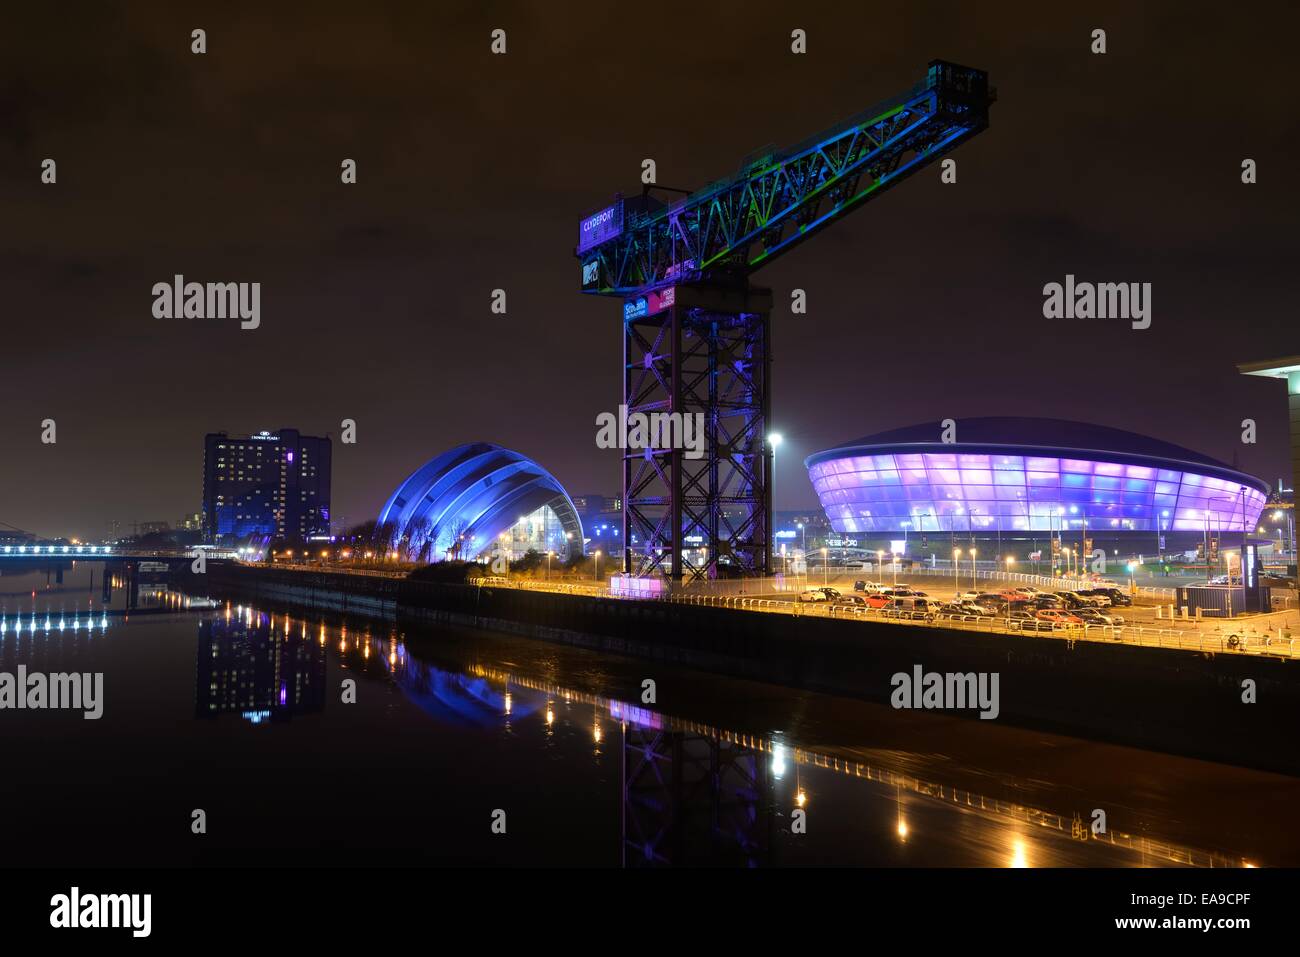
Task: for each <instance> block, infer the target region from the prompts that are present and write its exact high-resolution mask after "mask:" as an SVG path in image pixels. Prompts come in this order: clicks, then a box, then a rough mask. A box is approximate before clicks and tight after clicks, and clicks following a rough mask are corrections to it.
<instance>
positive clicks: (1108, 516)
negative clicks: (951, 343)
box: [808, 449, 1267, 532]
mask: <svg viewBox="0 0 1300 957" xmlns="http://www.w3.org/2000/svg"><path fill="white" fill-rule="evenodd" d="M1063 451H1064V450H1063ZM837 452H842V453H843V454H837ZM1029 453H1030V450H1026V454H1008V453H1006V452H982V451H978V450H972V451H943V452H939V451H907V452H904V451H896V452H891V451H886V450H882V451H880V452H873V451H869V450H866V449H844V450H833V451H831V452H823V453H820V454H818V455H815V456H812V457H811V458H810V459H809V464H808V472H809V477H810V479H811V480H812V484H813V488H814V489H815V490H816V492H817V496H818V498H819V499H820V500H821V504H822V508H823V509H824V510H825V513H826V517H827V518H828V519H829V520H830V522H831V524H832V526H833V527H834V528H835V529H836V530H837V531H839V532H902V531H904V530H911V531H918V532H925V531H936V532H937V531H943V532H948V531H969V532H979V531H989V532H993V531H1008V532H1013V531H1017V530H1021V531H1044V532H1047V531H1052V530H1058V531H1059V530H1061V529H1062V528H1063V527H1064V528H1066V529H1069V528H1089V529H1096V530H1099V531H1100V530H1103V529H1107V528H1111V529H1115V530H1117V531H1121V530H1129V531H1158V530H1165V531H1170V530H1173V531H1179V530H1182V531H1201V530H1204V529H1206V528H1208V529H1209V530H1210V531H1212V532H1213V531H1225V532H1226V531H1232V532H1241V531H1243V530H1246V531H1250V530H1253V529H1254V527H1255V524H1256V523H1257V522H1258V520H1259V515H1260V512H1261V511H1262V510H1263V508H1264V504H1265V502H1266V498H1267V489H1266V488H1261V487H1260V486H1261V485H1262V483H1260V482H1258V480H1256V479H1253V478H1250V477H1249V476H1245V475H1241V474H1239V473H1232V472H1230V471H1228V470H1218V469H1209V468H1206V469H1204V470H1202V471H1198V470H1197V469H1196V467H1195V466H1194V465H1193V464H1192V463H1182V462H1172V461H1170V462H1162V461H1159V460H1152V461H1151V462H1150V463H1148V464H1143V463H1139V462H1135V461H1107V460H1105V459H1102V458H1098V457H1094V455H1093V453H1084V452H1075V453H1073V455H1074V456H1075V457H1071V456H1070V455H1069V454H1054V455H1048V454H1029ZM1085 456H1086V457H1085ZM1116 458H1123V459H1132V458H1133V457H1132V456H1117V457H1116ZM1208 471H1223V472H1224V473H1225V474H1223V475H1210V474H1205V472H1208Z"/></svg>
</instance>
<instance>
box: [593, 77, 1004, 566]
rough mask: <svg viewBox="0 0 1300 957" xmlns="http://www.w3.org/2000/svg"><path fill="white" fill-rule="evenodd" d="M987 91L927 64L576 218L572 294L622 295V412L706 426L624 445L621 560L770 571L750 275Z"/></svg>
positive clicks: (764, 410) (872, 188)
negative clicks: (794, 139)
mask: <svg viewBox="0 0 1300 957" xmlns="http://www.w3.org/2000/svg"><path fill="white" fill-rule="evenodd" d="M994 99H995V94H994V91H993V90H991V89H990V87H989V85H988V74H987V73H985V72H984V71H982V70H975V69H971V68H969V67H964V66H958V65H956V64H954V63H948V62H945V61H943V60H934V61H932V62H931V63H930V65H929V70H928V72H927V74H926V79H925V82H924V83H921V84H920V85H918V86H916V87H914V88H913V89H911V90H909V91H907V92H906V93H903V94H901V95H899V96H895V97H893V98H891V99H889V100H886V101H885V102H884V103H881V104H879V105H877V106H875V107H872V108H871V109H869V110H866V111H864V112H863V113H861V114H859V115H858V116H855V117H853V118H852V119H849V120H847V121H845V122H843V123H840V124H838V125H837V126H835V127H834V128H833V129H831V130H828V131H826V132H823V133H820V134H818V135H817V136H814V137H812V138H810V139H808V140H805V141H804V142H802V143H800V144H798V145H796V146H793V147H790V148H789V149H786V150H781V151H771V152H765V153H763V154H762V155H759V156H756V157H750V158H749V159H748V160H747V161H746V162H745V163H744V164H743V165H742V167H741V170H740V172H739V173H737V174H736V175H735V176H732V177H729V178H727V179H724V180H720V181H718V182H716V183H713V184H711V185H709V186H706V187H705V188H704V189H701V190H698V191H696V192H695V193H692V194H691V195H689V196H687V197H686V198H684V199H682V200H680V201H678V202H676V203H672V204H665V203H662V202H659V201H658V200H657V199H655V198H654V197H652V196H650V195H649V191H648V190H647V191H646V192H645V193H643V194H642V195H641V196H640V197H636V198H632V199H624V198H623V197H621V196H620V197H618V198H617V199H616V201H615V202H614V204H613V205H612V206H608V207H606V208H605V209H602V210H599V211H598V212H596V213H594V214H592V215H591V216H588V217H586V218H585V219H583V220H582V221H581V223H580V224H579V228H578V247H577V249H576V254H577V256H578V258H579V260H580V261H581V264H582V291H583V292H585V293H591V294H595V295H604V296H617V297H619V298H620V299H622V300H623V323H624V332H625V334H624V357H623V358H624V375H623V384H624V393H623V394H624V406H625V407H626V412H627V416H628V418H629V420H632V419H633V416H634V415H637V414H641V415H644V416H652V415H654V414H655V413H670V414H673V413H680V414H681V415H682V416H686V415H696V414H699V415H702V416H703V423H704V434H705V447H704V451H703V455H702V456H700V457H699V458H692V457H690V455H688V454H687V453H688V452H689V451H690V450H687V449H683V448H649V449H642V448H626V449H624V450H623V535H624V539H623V547H624V560H623V561H624V570H625V571H627V572H631V573H634V574H637V575H649V574H658V573H661V572H663V573H667V574H668V575H670V577H671V578H672V579H673V580H674V581H681V580H682V579H683V578H687V579H694V578H701V577H708V578H713V577H717V576H718V575H720V574H721V575H727V574H767V573H770V572H771V571H772V570H773V569H772V554H771V545H772V525H771V513H772V500H771V481H770V477H771V468H772V460H771V450H770V449H769V448H768V446H767V442H766V437H767V424H768V419H769V414H770V411H771V409H770V396H769V385H770V378H771V376H770V372H771V368H770V367H771V353H770V350H769V341H770V336H769V313H770V311H771V294H770V292H769V291H767V290H764V289H756V288H754V287H752V286H751V285H750V282H749V275H750V274H751V273H753V272H754V271H755V270H757V269H760V268H762V267H763V266H764V265H766V264H767V263H768V262H770V261H771V260H772V259H774V258H776V257H777V256H779V255H780V254H781V253H784V252H786V251H787V250H789V249H791V248H793V247H794V246H795V245H797V244H798V243H800V242H803V241H804V240H806V239H808V238H809V237H810V236H812V235H814V234H815V233H818V232H819V231H820V230H822V229H823V228H824V227H825V226H827V225H828V224H830V223H832V222H834V221H836V220H838V219H840V218H841V217H843V216H844V215H845V214H846V213H848V212H850V211H851V210H853V209H856V208H859V207H861V206H862V205H864V204H865V202H866V201H867V200H869V199H871V198H873V197H875V196H879V195H880V194H881V193H883V192H885V191H886V190H887V189H889V188H890V187H891V186H893V185H895V184H896V183H899V182H901V181H902V180H903V179H905V178H906V177H908V176H910V175H911V174H912V173H915V172H917V171H918V170H920V169H921V168H923V167H925V166H927V165H929V164H930V163H932V162H934V161H935V160H936V159H938V158H939V157H941V156H943V155H944V154H945V153H947V152H948V151H950V150H952V149H953V148H954V147H956V146H957V145H959V144H960V143H962V142H964V141H965V140H967V139H969V138H970V137H972V136H974V135H976V134H977V133H979V132H980V131H982V130H984V129H985V128H987V126H988V112H989V105H990V104H991V103H992V102H993V100H994ZM692 454H693V453H692Z"/></svg>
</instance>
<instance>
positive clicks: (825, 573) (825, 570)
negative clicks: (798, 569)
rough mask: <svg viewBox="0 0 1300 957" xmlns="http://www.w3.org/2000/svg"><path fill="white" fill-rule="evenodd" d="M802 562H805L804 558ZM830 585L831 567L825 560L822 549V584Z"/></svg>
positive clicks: (824, 550) (824, 551)
mask: <svg viewBox="0 0 1300 957" xmlns="http://www.w3.org/2000/svg"><path fill="white" fill-rule="evenodd" d="M804 561H805V562H806V561H807V559H806V558H805V559H804ZM830 583H831V566H830V563H829V562H828V561H827V560H826V549H825V548H823V549H822V584H824V585H829V584H830Z"/></svg>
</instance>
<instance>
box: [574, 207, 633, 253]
mask: <svg viewBox="0 0 1300 957" xmlns="http://www.w3.org/2000/svg"><path fill="white" fill-rule="evenodd" d="M622 231H623V201H622V200H621V199H620V200H619V201H618V202H617V203H615V204H614V205H613V206H607V207H605V208H604V209H602V210H601V211H600V212H598V213H592V214H591V215H590V216H588V217H587V218H586V219H584V220H583V221H582V222H581V223H579V224H578V255H582V254H583V253H585V252H586V251H587V250H588V249H591V248H592V247H593V246H599V245H600V244H601V243H603V242H605V241H606V240H609V239H613V238H614V237H615V236H617V235H618V234H619V233H621V232H622Z"/></svg>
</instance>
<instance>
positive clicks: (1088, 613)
mask: <svg viewBox="0 0 1300 957" xmlns="http://www.w3.org/2000/svg"><path fill="white" fill-rule="evenodd" d="M1074 614H1075V616H1076V617H1078V618H1081V619H1082V620H1083V623H1084V624H1085V625H1107V626H1110V627H1115V628H1120V627H1123V625H1124V617H1123V616H1122V615H1114V614H1111V613H1110V612H1107V611H1101V610H1099V609H1097V608H1080V609H1079V610H1078V611H1076V612H1075V613H1074Z"/></svg>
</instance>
